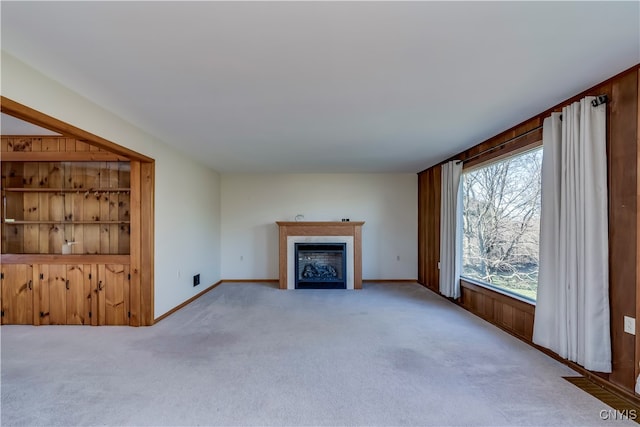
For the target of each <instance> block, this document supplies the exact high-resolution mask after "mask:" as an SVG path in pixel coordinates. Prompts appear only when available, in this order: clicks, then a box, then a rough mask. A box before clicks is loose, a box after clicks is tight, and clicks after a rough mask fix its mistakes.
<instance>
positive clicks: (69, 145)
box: [60, 138, 76, 153]
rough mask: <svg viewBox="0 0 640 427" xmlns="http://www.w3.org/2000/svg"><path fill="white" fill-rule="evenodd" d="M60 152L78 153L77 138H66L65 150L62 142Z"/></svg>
mask: <svg viewBox="0 0 640 427" xmlns="http://www.w3.org/2000/svg"><path fill="white" fill-rule="evenodd" d="M60 144H61V145H60V151H65V152H67V153H69V152H75V151H76V140H75V138H65V139H64V150H62V142H61V143H60Z"/></svg>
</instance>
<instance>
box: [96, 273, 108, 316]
mask: <svg viewBox="0 0 640 427" xmlns="http://www.w3.org/2000/svg"><path fill="white" fill-rule="evenodd" d="M106 267H107V266H106V264H98V268H97V271H98V274H97V275H96V276H97V277H96V282H97V283H96V291H95V294H94V296H95V297H96V303H97V307H96V310H95V313H94V317H96V325H106V315H105V312H106V309H107V306H106V300H105V286H106V283H107V268H106Z"/></svg>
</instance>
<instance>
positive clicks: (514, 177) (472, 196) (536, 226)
mask: <svg viewBox="0 0 640 427" xmlns="http://www.w3.org/2000/svg"><path fill="white" fill-rule="evenodd" d="M541 169H542V148H541V147H540V148H536V149H534V150H530V151H527V152H525V153H520V154H517V155H514V156H510V157H509V158H507V159H505V160H499V161H496V162H493V163H491V164H489V165H485V166H482V167H479V168H476V169H473V170H470V171H468V172H465V173H463V176H462V189H463V209H464V210H463V245H462V251H463V252H462V275H463V276H464V277H466V278H469V279H473V280H474V281H476V282H480V284H486V285H489V286H491V287H497V288H500V289H501V290H504V291H507V292H508V293H512V294H516V295H518V296H521V297H524V298H526V299H529V300H534V301H535V299H536V292H537V289H538V252H539V234H540V193H541Z"/></svg>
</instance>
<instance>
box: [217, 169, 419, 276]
mask: <svg viewBox="0 0 640 427" xmlns="http://www.w3.org/2000/svg"><path fill="white" fill-rule="evenodd" d="M417 203H418V178H417V175H415V174H222V247H223V250H222V277H223V278H225V279H277V278H278V226H277V225H276V223H275V222H276V221H293V220H294V218H295V216H296V215H297V214H302V215H304V217H305V221H340V220H341V219H342V218H350V219H351V220H352V221H365V224H364V226H363V228H362V269H363V271H362V274H363V278H364V279H416V278H417V269H418V267H417V266H418V255H417V247H418V243H417V242H418V239H417V230H418V218H417V215H418V214H417V212H418V206H417ZM398 256H400V260H399V261H398V260H397V257H398Z"/></svg>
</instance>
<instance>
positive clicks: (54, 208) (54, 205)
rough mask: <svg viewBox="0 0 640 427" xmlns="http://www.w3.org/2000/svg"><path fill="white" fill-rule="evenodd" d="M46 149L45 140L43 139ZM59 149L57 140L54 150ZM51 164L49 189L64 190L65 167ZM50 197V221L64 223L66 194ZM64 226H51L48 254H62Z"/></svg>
mask: <svg viewBox="0 0 640 427" xmlns="http://www.w3.org/2000/svg"><path fill="white" fill-rule="evenodd" d="M43 148H44V139H43ZM54 148H55V150H57V149H58V144H57V139H56V144H55V146H53V144H52V150H51V151H54V150H53V149H54ZM48 164H49V173H48V184H49V185H48V187H49V188H63V186H64V167H63V165H62V163H58V162H52V163H48ZM48 196H49V219H50V220H53V221H60V222H62V221H64V207H65V204H64V199H65V197H64V193H56V192H52V193H49V194H48ZM64 228H65V227H64V225H63V224H61V223H58V224H51V226H50V227H49V251H48V253H54V254H59V253H62V245H63V244H64V234H65V231H64Z"/></svg>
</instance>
